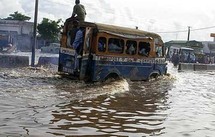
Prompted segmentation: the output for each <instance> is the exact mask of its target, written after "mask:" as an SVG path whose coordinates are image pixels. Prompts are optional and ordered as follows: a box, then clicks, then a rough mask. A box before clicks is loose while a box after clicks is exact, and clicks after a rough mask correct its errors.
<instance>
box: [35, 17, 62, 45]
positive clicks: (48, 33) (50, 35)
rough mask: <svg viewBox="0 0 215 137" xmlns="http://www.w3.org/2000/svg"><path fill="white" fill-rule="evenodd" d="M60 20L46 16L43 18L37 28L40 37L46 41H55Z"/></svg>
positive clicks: (59, 28)
mask: <svg viewBox="0 0 215 137" xmlns="http://www.w3.org/2000/svg"><path fill="white" fill-rule="evenodd" d="M61 21H62V20H61V19H59V20H58V21H52V20H49V19H47V18H43V20H42V22H41V23H40V24H38V26H37V29H38V33H39V34H40V36H41V38H43V39H45V40H47V41H57V39H58V34H59V33H60V30H61V26H60V25H59V23H60V22H61Z"/></svg>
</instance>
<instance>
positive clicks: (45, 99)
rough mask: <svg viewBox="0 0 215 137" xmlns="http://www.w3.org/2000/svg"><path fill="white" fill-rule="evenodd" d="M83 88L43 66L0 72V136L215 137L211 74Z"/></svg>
mask: <svg viewBox="0 0 215 137" xmlns="http://www.w3.org/2000/svg"><path fill="white" fill-rule="evenodd" d="M168 67H169V68H168V73H169V74H170V75H168V76H164V77H160V78H159V79H157V80H152V81H149V82H132V81H129V80H125V79H121V80H118V81H112V82H105V83H94V84H85V83H84V82H80V81H74V80H73V81H72V80H69V79H66V78H62V77H60V76H59V75H58V74H57V73H56V72H55V71H54V70H50V69H47V68H39V69H36V70H35V69H30V68H17V69H0V136H3V137H4V136H33V137H41V136H42V137H43V136H44V137H49V136H50V137H52V136H53V137H54V136H82V137H84V136H86V137H95V136H98V137H100V136H101V137H106V136H107V137H108V136H112V137H114V136H129V137H143V136H159V137H160V136H161V137H173V136H174V137H181V136H189V137H203V136H204V137H213V136H214V135H215V86H214V81H215V72H193V71H187V72H178V71H177V69H176V68H174V67H173V66H172V65H171V64H169V66H168Z"/></svg>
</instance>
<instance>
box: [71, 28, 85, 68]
mask: <svg viewBox="0 0 215 137" xmlns="http://www.w3.org/2000/svg"><path fill="white" fill-rule="evenodd" d="M83 31H84V30H82V29H81V28H79V29H78V31H77V32H76V35H75V40H74V42H73V43H72V47H73V48H74V49H75V67H74V69H75V71H77V72H78V71H79V58H78V57H79V56H80V54H81V52H82V48H83Z"/></svg>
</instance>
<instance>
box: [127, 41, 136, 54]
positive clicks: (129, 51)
mask: <svg viewBox="0 0 215 137" xmlns="http://www.w3.org/2000/svg"><path fill="white" fill-rule="evenodd" d="M128 47H129V48H128V54H130V55H134V54H135V48H134V45H133V44H131V45H129V46H128Z"/></svg>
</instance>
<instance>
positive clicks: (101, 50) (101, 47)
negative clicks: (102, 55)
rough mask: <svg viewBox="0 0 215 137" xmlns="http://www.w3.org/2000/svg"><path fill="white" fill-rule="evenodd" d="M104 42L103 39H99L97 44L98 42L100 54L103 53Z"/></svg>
mask: <svg viewBox="0 0 215 137" xmlns="http://www.w3.org/2000/svg"><path fill="white" fill-rule="evenodd" d="M105 41H106V40H105V39H103V37H101V38H99V42H98V50H99V51H100V52H104V51H105V43H106V42H105Z"/></svg>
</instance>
